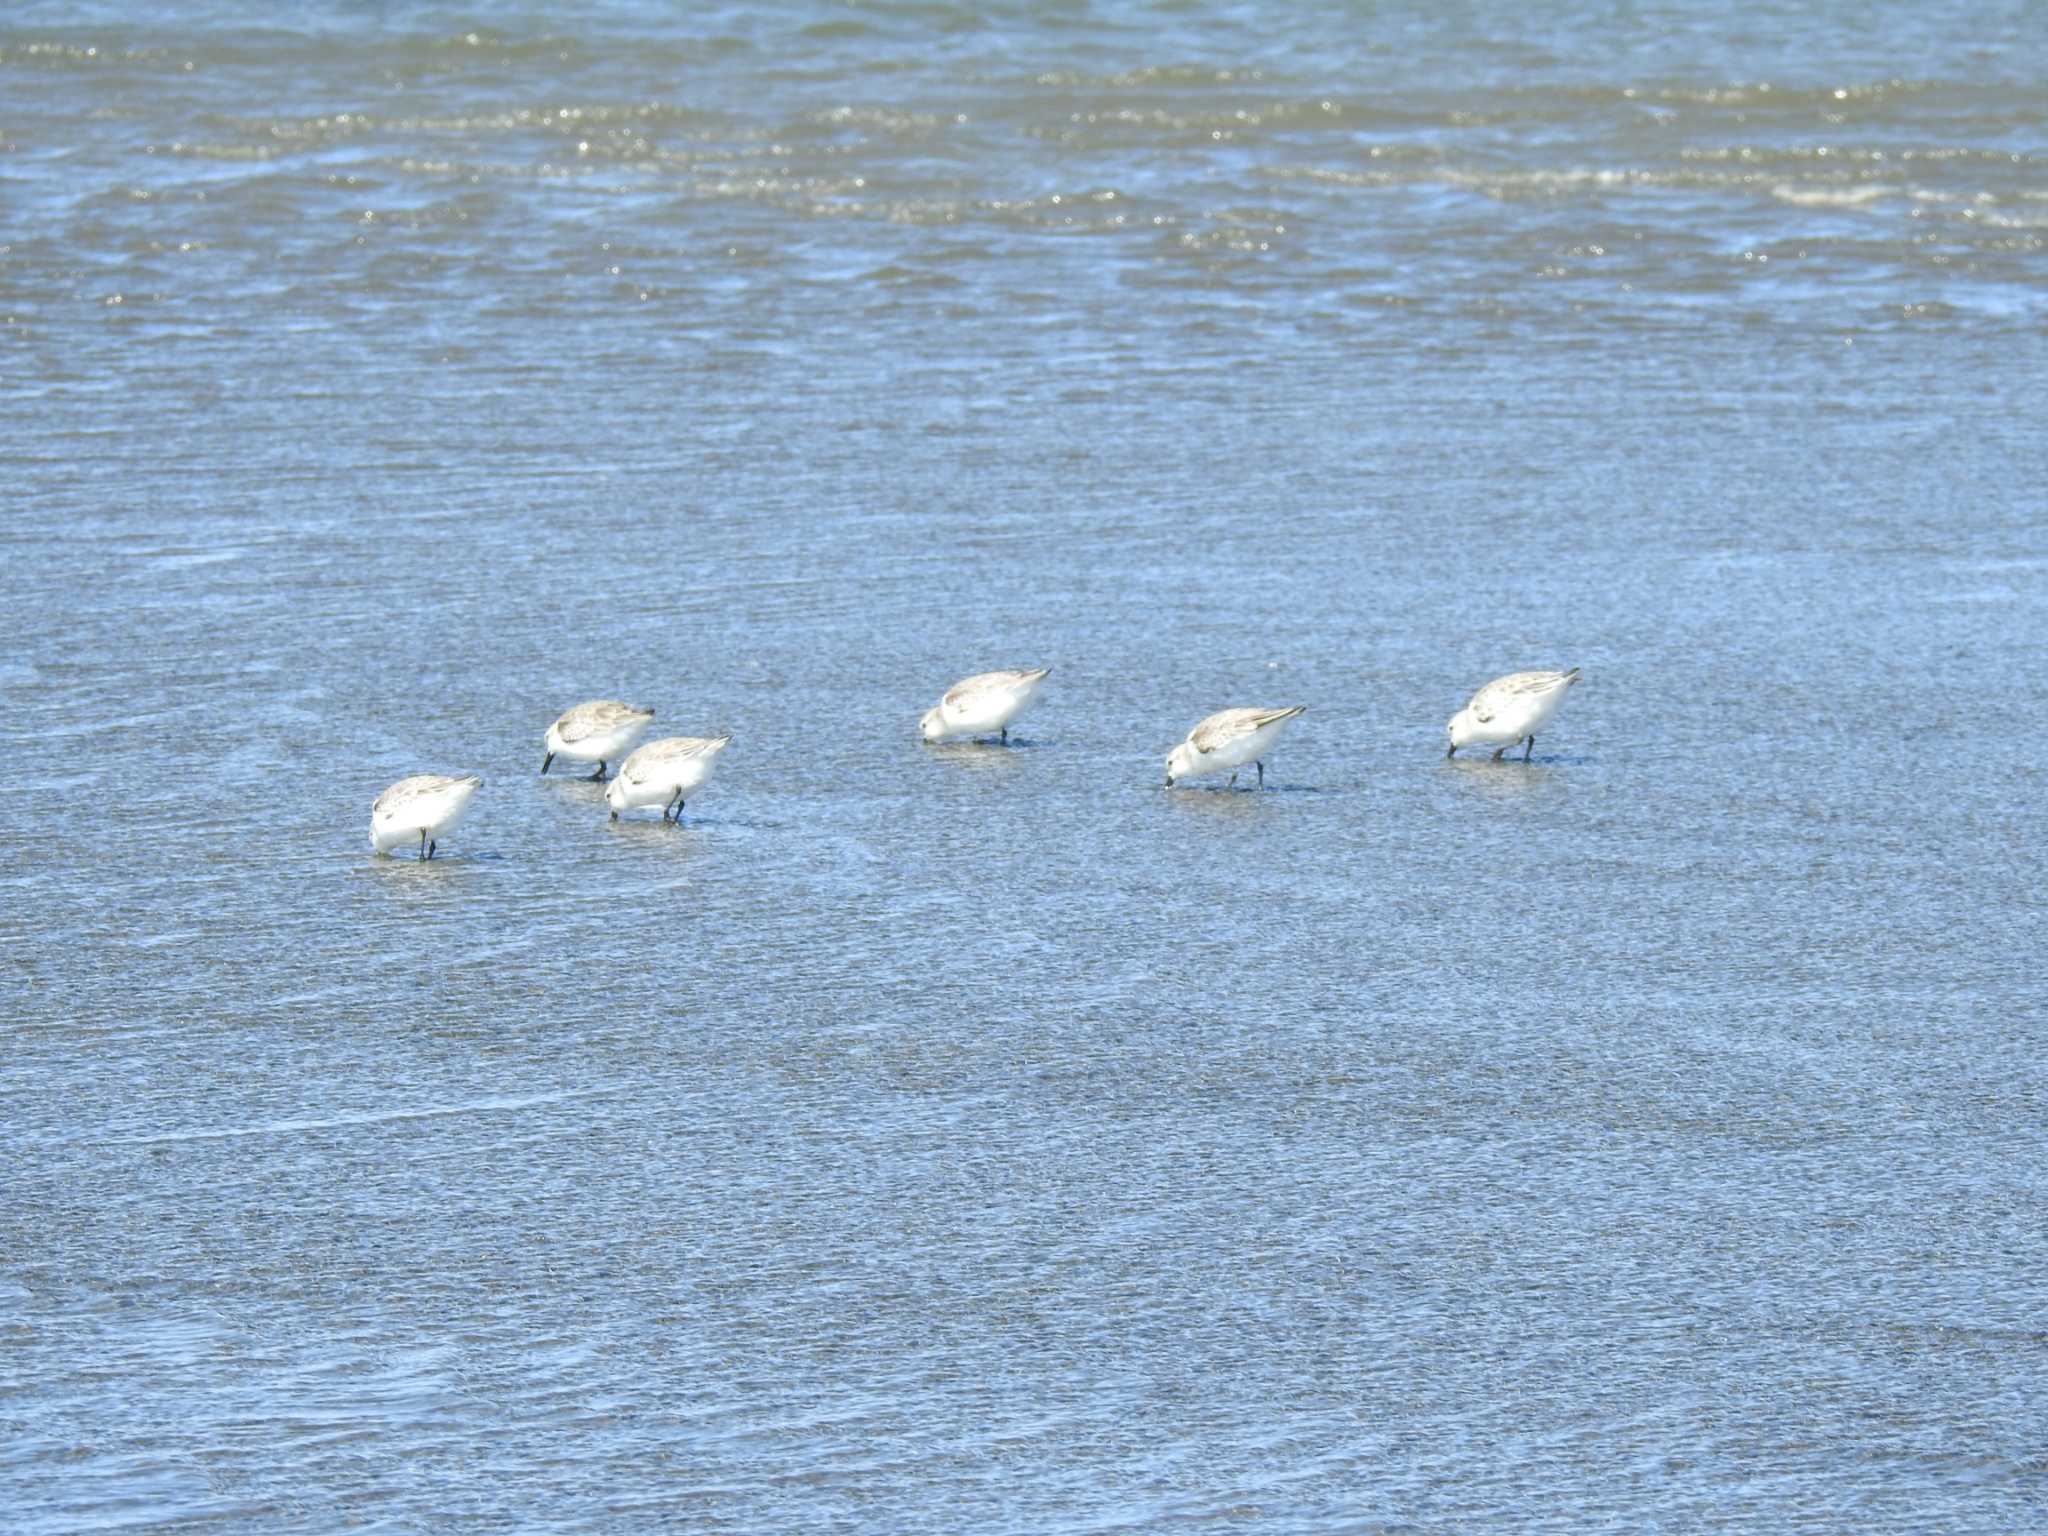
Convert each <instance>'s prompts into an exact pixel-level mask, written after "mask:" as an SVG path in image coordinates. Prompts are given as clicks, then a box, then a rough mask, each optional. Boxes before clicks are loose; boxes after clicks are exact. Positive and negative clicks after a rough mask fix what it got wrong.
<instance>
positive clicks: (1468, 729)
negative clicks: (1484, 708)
mask: <svg viewBox="0 0 2048 1536" xmlns="http://www.w3.org/2000/svg"><path fill="white" fill-rule="evenodd" d="M1472 726H1473V721H1472V711H1471V710H1470V709H1469V708H1467V709H1461V710H1459V711H1458V712H1457V713H1456V714H1455V715H1453V716H1451V718H1450V720H1449V721H1448V722H1447V723H1446V724H1445V726H1444V734H1445V735H1447V736H1449V737H1450V739H1451V745H1450V751H1449V752H1446V753H1444V756H1445V757H1449V756H1450V755H1451V753H1452V752H1455V751H1457V750H1458V748H1460V747H1462V746H1464V745H1465V744H1466V743H1467V742H1469V741H1470V740H1471V739H1472Z"/></svg>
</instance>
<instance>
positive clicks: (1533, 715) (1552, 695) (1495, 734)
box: [1444, 667, 1579, 763]
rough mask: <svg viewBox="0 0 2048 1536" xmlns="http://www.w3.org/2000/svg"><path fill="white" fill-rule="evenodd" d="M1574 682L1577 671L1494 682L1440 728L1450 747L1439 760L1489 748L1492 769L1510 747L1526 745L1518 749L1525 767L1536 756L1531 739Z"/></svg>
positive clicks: (1510, 677)
mask: <svg viewBox="0 0 2048 1536" xmlns="http://www.w3.org/2000/svg"><path fill="white" fill-rule="evenodd" d="M1578 680H1579V669H1578V668H1577V667H1573V668H1572V669H1571V671H1569V672H1512V673H1510V674H1509V675H1508V676H1506V677H1497V678H1495V679H1494V680H1493V681H1492V682H1490V683H1488V684H1487V685H1486V686H1485V687H1484V688H1482V689H1480V690H1479V691H1478V692H1477V693H1475V694H1473V695H1472V702H1471V703H1470V704H1467V705H1466V706H1465V707H1464V708H1463V709H1461V710H1459V711H1458V712H1457V713H1456V714H1455V715H1453V716H1451V718H1450V723H1449V724H1448V725H1446V726H1445V727H1444V729H1445V730H1446V731H1448V732H1449V733H1450V738H1451V747H1450V751H1448V752H1446V753H1444V756H1445V757H1451V756H1454V755H1456V753H1457V750H1458V748H1460V747H1492V748H1494V749H1495V750H1494V754H1493V760H1494V761H1495V762H1496V763H1497V762H1499V761H1500V760H1501V757H1502V755H1503V754H1504V753H1506V751H1507V749H1508V748H1509V747H1512V746H1513V745H1514V744H1515V743H1516V742H1518V741H1527V742H1528V745H1527V746H1525V747H1524V748H1522V761H1523V762H1525V763H1526V762H1527V761H1529V754H1530V753H1531V752H1534V751H1535V750H1536V733H1537V732H1538V731H1540V730H1542V729H1543V726H1544V723H1545V722H1546V721H1548V720H1549V719H1550V717H1551V716H1552V715H1554V714H1556V713H1557V706H1558V705H1560V704H1562V703H1563V702H1564V696H1565V695H1566V694H1567V693H1569V692H1570V691H1571V686H1572V684H1573V683H1575V682H1577V681H1578Z"/></svg>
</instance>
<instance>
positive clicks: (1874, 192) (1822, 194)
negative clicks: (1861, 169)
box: [1771, 182, 1897, 208]
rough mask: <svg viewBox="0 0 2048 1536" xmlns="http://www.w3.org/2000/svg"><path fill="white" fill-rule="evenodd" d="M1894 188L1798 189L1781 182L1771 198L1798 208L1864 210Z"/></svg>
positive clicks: (1774, 188) (1888, 195)
mask: <svg viewBox="0 0 2048 1536" xmlns="http://www.w3.org/2000/svg"><path fill="white" fill-rule="evenodd" d="M1896 190H1897V189H1896V188H1894V187H1879V186H1870V185H1864V186H1858V187H1798V186H1794V185H1792V184H1791V183H1790V182H1779V183H1778V184H1777V185H1776V186H1774V187H1772V188H1771V196H1773V197H1775V198H1776V199H1777V200H1778V201H1779V202H1781V203H1791V204H1792V205H1793V206H1794V207H1798V208H1863V207H1867V206H1868V205H1869V204H1871V203H1874V202H1877V201H1879V200H1880V199H1883V198H1887V197H1890V196H1891V195H1892V193H1893V192H1894V191H1896Z"/></svg>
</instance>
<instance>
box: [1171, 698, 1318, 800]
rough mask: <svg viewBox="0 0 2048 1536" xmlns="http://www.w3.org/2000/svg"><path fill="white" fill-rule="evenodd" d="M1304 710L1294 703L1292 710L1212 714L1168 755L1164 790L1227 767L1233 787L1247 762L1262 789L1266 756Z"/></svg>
mask: <svg viewBox="0 0 2048 1536" xmlns="http://www.w3.org/2000/svg"><path fill="white" fill-rule="evenodd" d="M1307 708H1308V706H1307V705H1306V704H1297V705H1295V706H1294V707H1293V708H1292V709H1226V710H1223V711H1221V712H1220V713H1218V714H1213V715H1211V716H1210V717H1209V718H1208V719H1206V720H1204V721H1203V722H1202V723H1201V724H1200V725H1198V726H1196V727H1195V728H1194V729H1193V730H1192V731H1189V732H1188V739H1187V740H1186V741H1184V742H1182V743H1181V744H1180V745H1179V746H1177V747H1175V748H1174V749H1173V751H1172V752H1171V753H1170V754H1168V756H1167V759H1166V787H1167V788H1168V789H1171V788H1173V786H1174V783H1175V782H1176V781H1177V780H1180V779H1191V778H1194V777H1195V776H1196V775H1197V774H1203V773H1221V772H1223V770H1224V769H1226V768H1227V769H1229V770H1230V782H1231V783H1232V784H1235V783H1236V782H1237V770H1238V769H1240V768H1242V767H1243V766H1244V765H1245V764H1246V763H1256V764H1257V765H1258V769H1259V787H1260V788H1261V789H1263V788H1265V786H1266V765H1265V762H1264V761H1263V759H1264V758H1265V755H1266V753H1267V752H1268V751H1269V750H1270V749H1271V747H1272V745H1273V742H1274V741H1275V739H1277V738H1278V736H1279V735H1280V731H1281V728H1282V727H1284V726H1285V725H1286V724H1287V722H1288V721H1290V720H1292V719H1293V718H1294V717H1295V716H1296V715H1298V714H1300V713H1301V712H1302V711H1303V710H1304V709H1307Z"/></svg>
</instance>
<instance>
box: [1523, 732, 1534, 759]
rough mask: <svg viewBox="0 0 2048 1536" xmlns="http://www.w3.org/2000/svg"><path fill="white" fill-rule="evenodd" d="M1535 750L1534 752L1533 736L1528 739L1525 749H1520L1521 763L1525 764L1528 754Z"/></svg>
mask: <svg viewBox="0 0 2048 1536" xmlns="http://www.w3.org/2000/svg"><path fill="white" fill-rule="evenodd" d="M1535 750H1536V738H1535V737H1534V736H1531V737H1530V738H1529V745H1527V746H1526V747H1524V748H1522V761H1523V762H1525V763H1526V762H1527V761H1529V754H1530V753H1531V752H1534V751H1535Z"/></svg>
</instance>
